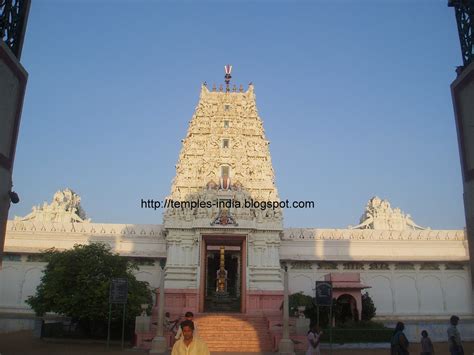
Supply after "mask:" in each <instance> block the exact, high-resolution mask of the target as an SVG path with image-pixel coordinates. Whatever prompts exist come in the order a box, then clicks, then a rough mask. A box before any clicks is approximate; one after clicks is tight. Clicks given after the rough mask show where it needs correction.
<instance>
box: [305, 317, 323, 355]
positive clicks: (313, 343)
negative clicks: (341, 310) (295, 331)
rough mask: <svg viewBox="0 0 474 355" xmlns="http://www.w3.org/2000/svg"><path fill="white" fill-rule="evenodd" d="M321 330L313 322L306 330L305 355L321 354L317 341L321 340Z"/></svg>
mask: <svg viewBox="0 0 474 355" xmlns="http://www.w3.org/2000/svg"><path fill="white" fill-rule="evenodd" d="M322 334H323V332H322V331H321V330H320V329H319V327H318V326H317V325H316V324H313V325H312V326H311V327H310V329H309V331H308V336H307V338H308V350H306V355H321V353H320V350H319V349H320V347H319V343H320V342H321V335H322Z"/></svg>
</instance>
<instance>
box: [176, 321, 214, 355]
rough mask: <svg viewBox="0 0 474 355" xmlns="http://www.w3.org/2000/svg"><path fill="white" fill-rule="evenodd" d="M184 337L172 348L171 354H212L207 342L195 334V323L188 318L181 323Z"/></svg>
mask: <svg viewBox="0 0 474 355" xmlns="http://www.w3.org/2000/svg"><path fill="white" fill-rule="evenodd" d="M180 329H181V332H182V334H183V336H182V338H181V339H179V340H178V341H177V342H176V343H175V344H174V345H173V350H171V355H210V354H211V353H210V352H209V349H208V347H207V344H206V343H205V342H204V341H203V340H201V339H200V338H198V337H197V336H194V335H193V332H194V330H195V329H194V323H193V321H191V320H188V319H186V320H185V321H183V322H181V325H180Z"/></svg>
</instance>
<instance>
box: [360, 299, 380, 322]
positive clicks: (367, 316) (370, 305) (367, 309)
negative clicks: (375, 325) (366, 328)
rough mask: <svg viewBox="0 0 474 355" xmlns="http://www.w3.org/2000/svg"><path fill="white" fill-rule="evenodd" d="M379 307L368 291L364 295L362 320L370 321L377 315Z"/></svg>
mask: <svg viewBox="0 0 474 355" xmlns="http://www.w3.org/2000/svg"><path fill="white" fill-rule="evenodd" d="M376 311H377V308H376V307H375V304H374V301H373V300H372V298H371V297H370V296H369V294H368V293H367V292H366V293H364V294H363V295H362V320H363V321H369V320H371V319H372V318H374V317H375V314H376Z"/></svg>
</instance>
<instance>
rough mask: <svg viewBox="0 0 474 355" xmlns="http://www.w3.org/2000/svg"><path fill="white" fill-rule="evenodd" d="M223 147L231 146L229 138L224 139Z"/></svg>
mask: <svg viewBox="0 0 474 355" xmlns="http://www.w3.org/2000/svg"><path fill="white" fill-rule="evenodd" d="M222 148H224V149H225V148H229V140H228V139H227V138H226V139H223V140H222Z"/></svg>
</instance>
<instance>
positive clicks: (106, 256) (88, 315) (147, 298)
mask: <svg viewBox="0 0 474 355" xmlns="http://www.w3.org/2000/svg"><path fill="white" fill-rule="evenodd" d="M44 257H45V259H46V261H47V262H48V264H47V266H46V268H45V270H44V275H43V277H42V278H41V283H40V285H39V286H38V288H37V289H36V294H35V295H34V296H30V297H29V298H28V299H27V300H26V303H27V304H29V305H30V306H31V308H33V310H34V311H35V312H36V314H37V315H39V316H41V315H43V314H44V313H46V312H55V313H58V314H61V315H65V316H68V317H71V318H72V319H73V320H74V321H77V322H79V323H80V324H81V325H82V327H83V329H84V330H85V331H86V332H87V333H88V334H89V335H97V329H98V328H100V329H101V330H102V331H101V332H99V333H103V328H104V324H106V323H107V320H108V312H109V287H110V282H111V279H112V278H126V279H127V280H128V300H127V305H126V322H127V323H133V322H134V320H135V317H136V316H137V315H139V314H140V312H141V307H140V305H141V304H143V303H148V304H151V291H150V289H149V287H148V283H147V282H142V281H137V279H136V278H135V276H134V275H133V273H132V272H133V270H137V269H138V266H137V264H136V263H134V262H131V261H129V260H127V259H126V258H124V257H121V256H119V255H118V254H113V253H112V252H111V251H110V247H109V246H107V245H105V244H101V243H93V244H90V245H75V246H74V248H73V249H69V250H65V251H58V250H56V249H54V248H52V249H49V250H47V251H46V252H45V253H44ZM121 319H122V307H112V322H120V323H121Z"/></svg>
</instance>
